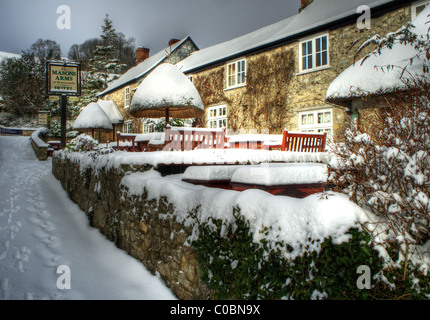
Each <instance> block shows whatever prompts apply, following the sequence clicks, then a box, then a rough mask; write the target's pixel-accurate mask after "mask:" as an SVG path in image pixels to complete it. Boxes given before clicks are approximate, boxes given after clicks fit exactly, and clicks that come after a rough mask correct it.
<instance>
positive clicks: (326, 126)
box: [299, 109, 333, 140]
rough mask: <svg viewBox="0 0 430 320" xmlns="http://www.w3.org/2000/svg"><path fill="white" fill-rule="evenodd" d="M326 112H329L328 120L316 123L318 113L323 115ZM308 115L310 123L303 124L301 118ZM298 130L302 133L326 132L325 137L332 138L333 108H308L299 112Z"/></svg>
mask: <svg viewBox="0 0 430 320" xmlns="http://www.w3.org/2000/svg"><path fill="white" fill-rule="evenodd" d="M326 113H330V121H329V122H323V123H318V115H319V114H322V115H323V117H324V116H325V114H326ZM304 116H308V117H310V116H311V118H312V123H307V124H303V123H302V118H303V117H304ZM299 131H300V132H303V133H309V132H314V133H322V132H327V139H328V140H332V137H333V109H318V110H309V111H303V112H300V113H299Z"/></svg>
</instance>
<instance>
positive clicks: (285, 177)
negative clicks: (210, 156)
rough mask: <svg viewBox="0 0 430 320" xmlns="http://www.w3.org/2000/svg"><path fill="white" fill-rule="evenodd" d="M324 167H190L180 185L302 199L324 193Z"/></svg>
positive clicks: (292, 164) (293, 165) (306, 164)
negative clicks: (249, 190) (246, 191)
mask: <svg viewBox="0 0 430 320" xmlns="http://www.w3.org/2000/svg"><path fill="white" fill-rule="evenodd" d="M327 176H328V169H327V165H325V164H321V163H270V164H267V163H266V164H260V165H231V166H193V167H189V168H188V169H187V170H186V171H185V173H184V176H183V178H182V180H183V181H185V182H189V183H193V184H199V185H204V186H207V187H217V188H223V189H233V190H236V191H244V190H248V189H260V190H264V191H267V192H269V193H271V194H274V195H286V196H291V197H295V198H305V197H307V196H309V195H311V194H314V193H320V192H323V191H324V190H325V186H326V184H327Z"/></svg>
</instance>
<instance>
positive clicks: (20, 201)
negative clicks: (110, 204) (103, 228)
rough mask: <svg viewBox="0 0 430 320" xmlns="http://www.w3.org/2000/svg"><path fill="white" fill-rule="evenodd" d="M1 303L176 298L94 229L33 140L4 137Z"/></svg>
mask: <svg viewBox="0 0 430 320" xmlns="http://www.w3.org/2000/svg"><path fill="white" fill-rule="evenodd" d="M60 266H66V267H62V268H60V269H59V267H60ZM57 271H58V272H59V273H57ZM68 271H70V272H68ZM69 276H70V277H69ZM69 279H70V289H65V290H61V289H59V288H58V287H57V283H58V284H59V287H60V288H61V287H64V286H66V288H67V285H68V284H69V282H68V280H69ZM0 299H3V300H5V299H6V300H23V299H65V300H68V299H70V300H74V299H82V300H87V299H95V300H102V299H103V300H104V299H109V300H112V299H113V300H120V299H143V300H146V299H147V300H157V299H161V300H170V299H176V297H175V296H174V294H173V293H172V291H171V290H170V289H169V288H167V287H166V286H165V284H164V283H163V282H162V280H161V279H160V278H159V277H158V276H153V275H152V274H151V273H150V272H149V271H148V270H147V269H145V268H144V266H143V265H142V264H141V263H140V262H139V261H137V260H136V259H134V258H132V257H131V256H129V255H127V254H126V253H125V252H124V251H122V250H120V249H118V248H117V247H115V245H114V244H113V243H112V242H110V241H109V240H107V239H106V238H105V237H104V236H103V235H102V234H101V233H100V232H99V231H98V230H97V229H94V228H91V227H90V225H89V223H88V220H87V218H86V216H85V213H84V212H83V211H81V210H80V209H79V207H78V206H77V205H76V204H75V203H73V202H72V201H71V200H70V199H69V198H68V196H67V194H66V193H65V191H64V190H63V188H62V186H61V184H60V183H59V182H58V181H57V180H56V179H55V177H54V176H53V175H52V173H51V162H50V161H47V162H39V161H37V158H36V156H35V154H34V152H33V150H32V148H31V145H30V141H29V139H28V138H25V137H5V136H0Z"/></svg>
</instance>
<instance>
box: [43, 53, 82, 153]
mask: <svg viewBox="0 0 430 320" xmlns="http://www.w3.org/2000/svg"><path fill="white" fill-rule="evenodd" d="M46 90H47V94H48V95H49V96H61V148H62V149H64V148H65V147H66V143H67V140H66V131H67V100H68V97H69V96H75V97H79V96H80V95H81V65H80V64H79V63H75V62H69V63H68V62H66V61H65V60H64V61H62V62H59V61H48V62H47V63H46Z"/></svg>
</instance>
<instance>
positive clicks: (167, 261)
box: [53, 155, 210, 300]
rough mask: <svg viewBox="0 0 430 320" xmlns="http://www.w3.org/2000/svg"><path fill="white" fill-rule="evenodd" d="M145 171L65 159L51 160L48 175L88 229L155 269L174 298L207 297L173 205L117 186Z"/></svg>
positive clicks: (185, 229)
mask: <svg viewBox="0 0 430 320" xmlns="http://www.w3.org/2000/svg"><path fill="white" fill-rule="evenodd" d="M149 169H150V168H145V167H142V166H129V165H127V166H124V165H122V166H120V167H118V168H116V169H111V170H108V171H105V170H103V169H102V170H99V171H98V172H93V170H92V169H89V168H87V169H85V170H83V171H82V170H81V167H80V165H79V163H74V162H72V161H71V160H69V159H67V158H66V157H61V155H55V156H54V158H53V174H54V175H55V177H56V178H57V179H58V180H60V181H61V183H62V185H63V187H64V189H65V190H66V191H67V193H68V194H69V196H70V198H71V199H72V200H73V201H74V202H75V203H77V204H78V205H79V207H80V208H81V209H82V210H83V211H84V212H86V214H87V216H88V219H89V221H90V224H91V225H92V226H93V227H95V228H98V229H99V230H100V231H101V232H102V233H103V234H104V235H105V236H106V237H107V238H108V239H109V240H111V241H113V242H114V243H115V244H116V245H117V246H118V247H119V248H121V249H123V250H124V251H126V252H127V253H128V254H130V255H131V256H133V257H135V258H136V259H138V260H140V261H141V262H142V263H143V264H144V265H145V267H146V268H147V269H148V270H150V271H151V272H152V273H154V274H155V273H159V274H160V276H161V278H162V279H163V281H164V282H165V283H166V285H167V286H168V287H170V288H171V289H172V291H173V292H174V293H175V294H176V295H177V297H178V298H179V299H183V300H189V299H193V300H202V299H207V298H209V296H210V293H209V290H208V289H207V288H206V286H205V285H204V284H203V283H202V282H201V280H200V271H199V268H198V266H197V260H196V257H195V254H194V252H193V251H192V250H191V248H190V247H189V246H187V245H186V244H185V242H186V239H187V238H188V236H189V232H190V231H191V230H188V229H187V228H186V227H184V226H183V225H181V224H179V223H176V222H175V219H174V218H173V206H172V205H171V204H169V202H168V201H167V199H165V198H164V199H163V198H162V199H160V200H159V201H156V200H151V201H148V200H147V199H146V194H143V195H141V196H130V195H129V194H128V193H127V192H126V191H127V190H125V189H124V188H125V187H124V186H121V180H122V179H123V177H124V176H125V175H126V174H128V173H130V172H138V171H146V170H149ZM124 272H126V270H124Z"/></svg>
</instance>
